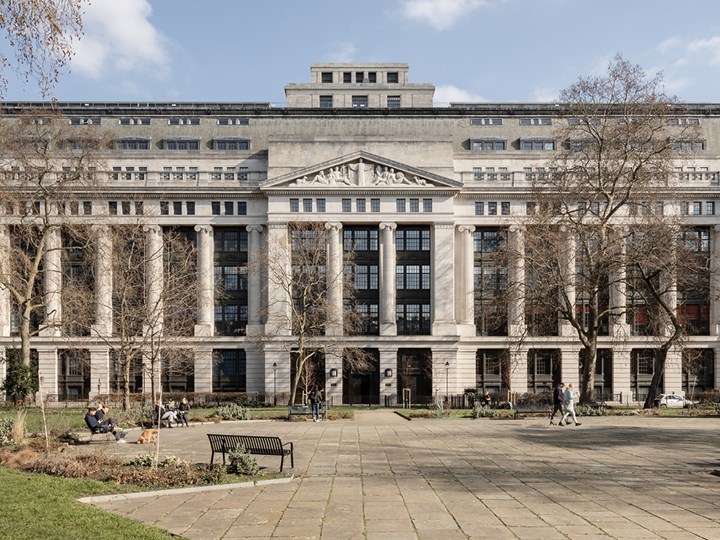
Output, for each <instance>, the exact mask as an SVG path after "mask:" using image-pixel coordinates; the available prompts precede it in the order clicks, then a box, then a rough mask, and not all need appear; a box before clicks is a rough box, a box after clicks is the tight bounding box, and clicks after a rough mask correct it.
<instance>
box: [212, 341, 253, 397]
mask: <svg viewBox="0 0 720 540" xmlns="http://www.w3.org/2000/svg"><path fill="white" fill-rule="evenodd" d="M246 377H247V363H246V358H245V351H244V350H243V349H214V350H213V379H212V389H213V392H245V391H246Z"/></svg>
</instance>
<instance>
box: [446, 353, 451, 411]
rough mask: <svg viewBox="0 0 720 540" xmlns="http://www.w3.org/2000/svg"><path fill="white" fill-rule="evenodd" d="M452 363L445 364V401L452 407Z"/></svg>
mask: <svg viewBox="0 0 720 540" xmlns="http://www.w3.org/2000/svg"><path fill="white" fill-rule="evenodd" d="M449 381H450V362H445V400H446V401H447V402H448V406H449V405H450V382H449Z"/></svg>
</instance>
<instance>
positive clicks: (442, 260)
mask: <svg viewBox="0 0 720 540" xmlns="http://www.w3.org/2000/svg"><path fill="white" fill-rule="evenodd" d="M432 246H433V252H432V285H431V298H432V335H433V336H454V335H457V325H456V324H455V295H456V294H457V293H456V291H455V270H454V268H453V264H454V262H455V226H454V225H453V224H452V223H435V225H434V228H433V235H432Z"/></svg>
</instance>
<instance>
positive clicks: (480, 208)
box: [475, 201, 485, 216]
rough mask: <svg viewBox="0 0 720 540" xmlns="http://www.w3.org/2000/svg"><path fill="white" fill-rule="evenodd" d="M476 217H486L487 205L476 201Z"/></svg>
mask: <svg viewBox="0 0 720 540" xmlns="http://www.w3.org/2000/svg"><path fill="white" fill-rule="evenodd" d="M475 215H476V216H484V215H485V203H484V202H482V201H475Z"/></svg>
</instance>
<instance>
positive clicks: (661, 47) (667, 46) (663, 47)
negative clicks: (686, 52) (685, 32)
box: [655, 36, 682, 54]
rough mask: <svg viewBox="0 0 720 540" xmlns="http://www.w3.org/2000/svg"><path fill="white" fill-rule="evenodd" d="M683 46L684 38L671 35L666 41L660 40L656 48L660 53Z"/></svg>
mask: <svg viewBox="0 0 720 540" xmlns="http://www.w3.org/2000/svg"><path fill="white" fill-rule="evenodd" d="M680 47H682V40H681V39H680V38H678V37H675V36H673V37H669V38H668V39H666V40H665V41H662V42H660V43H659V44H658V45H657V47H655V49H656V50H657V52H659V53H660V54H667V53H669V52H671V51H673V50H677V49H678V48H680Z"/></svg>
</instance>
